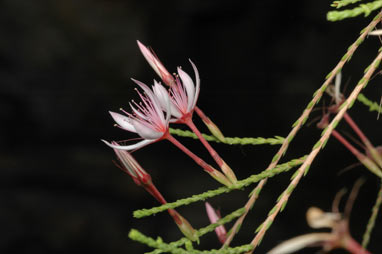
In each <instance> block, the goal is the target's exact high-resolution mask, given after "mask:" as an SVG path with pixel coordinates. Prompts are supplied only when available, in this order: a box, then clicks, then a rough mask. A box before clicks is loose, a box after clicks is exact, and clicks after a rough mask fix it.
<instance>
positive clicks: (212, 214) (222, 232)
mask: <svg viewBox="0 0 382 254" xmlns="http://www.w3.org/2000/svg"><path fill="white" fill-rule="evenodd" d="M205 204H206V211H207V215H208V219H209V220H210V222H211V223H216V222H217V221H218V220H219V219H220V215H219V214H218V213H217V211H216V210H215V209H214V208H213V207H212V206H211V205H210V204H209V203H208V202H206V203H205ZM215 233H216V235H217V237H218V239H219V241H220V242H221V243H222V244H224V243H225V241H226V240H227V231H226V229H225V227H224V226H223V225H221V226H218V227H216V228H215Z"/></svg>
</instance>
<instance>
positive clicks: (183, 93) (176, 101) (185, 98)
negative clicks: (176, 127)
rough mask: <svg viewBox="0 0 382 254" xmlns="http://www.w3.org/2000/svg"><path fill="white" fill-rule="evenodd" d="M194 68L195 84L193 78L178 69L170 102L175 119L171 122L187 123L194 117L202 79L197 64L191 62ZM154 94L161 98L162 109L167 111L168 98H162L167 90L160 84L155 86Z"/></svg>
mask: <svg viewBox="0 0 382 254" xmlns="http://www.w3.org/2000/svg"><path fill="white" fill-rule="evenodd" d="M189 61H190V63H191V65H192V68H193V69H194V72H195V83H196V84H194V81H193V80H192V79H191V77H190V76H189V75H188V74H187V73H186V72H185V71H183V70H182V69H181V68H180V67H178V75H179V77H180V79H179V78H176V82H175V83H174V84H173V85H172V86H171V87H170V91H169V94H170V102H171V106H170V107H171V114H172V116H174V117H175V118H173V119H171V122H185V121H186V120H188V119H189V118H191V117H192V113H193V112H194V108H195V106H196V102H197V100H198V97H199V92H200V78H199V72H198V69H197V68H196V66H195V64H194V63H193V62H192V61H191V60H189ZM153 90H154V93H155V95H156V96H157V97H158V98H159V100H160V103H161V105H162V108H163V109H165V105H166V103H167V101H166V99H167V98H166V97H164V96H162V94H163V93H164V91H163V90H165V88H164V87H163V86H161V85H160V84H159V83H156V84H155V85H154V88H153Z"/></svg>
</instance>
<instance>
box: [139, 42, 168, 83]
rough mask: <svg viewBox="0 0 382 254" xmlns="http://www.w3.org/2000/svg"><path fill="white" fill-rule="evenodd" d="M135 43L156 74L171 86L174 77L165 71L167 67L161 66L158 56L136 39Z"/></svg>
mask: <svg viewBox="0 0 382 254" xmlns="http://www.w3.org/2000/svg"><path fill="white" fill-rule="evenodd" d="M137 43H138V47H139V49H140V50H141V52H142V54H143V56H144V57H145V58H146V60H147V62H148V63H149V64H150V65H151V67H152V68H153V69H154V71H155V72H156V73H157V74H158V76H159V77H160V78H161V79H162V80H163V82H164V83H165V84H166V85H168V86H171V85H172V84H173V83H174V82H175V80H174V77H173V76H172V75H171V74H170V73H169V72H168V71H167V69H166V68H165V67H164V66H163V64H162V63H161V61H159V59H158V57H157V56H156V55H154V53H153V52H152V50H149V49H148V48H147V47H146V46H145V45H143V44H142V43H141V42H140V41H138V40H137Z"/></svg>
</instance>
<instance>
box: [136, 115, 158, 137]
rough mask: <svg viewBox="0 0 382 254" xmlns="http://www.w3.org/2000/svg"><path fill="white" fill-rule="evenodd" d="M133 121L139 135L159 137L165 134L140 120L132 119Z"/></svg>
mask: <svg viewBox="0 0 382 254" xmlns="http://www.w3.org/2000/svg"><path fill="white" fill-rule="evenodd" d="M131 123H132V124H133V125H134V128H135V130H136V131H137V133H138V135H139V136H141V137H142V138H144V139H158V138H160V137H162V136H163V133H162V132H159V131H156V130H154V129H153V128H150V127H148V126H146V125H145V124H143V123H141V122H140V121H138V120H135V119H132V121H131Z"/></svg>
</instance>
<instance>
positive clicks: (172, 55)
mask: <svg viewBox="0 0 382 254" xmlns="http://www.w3.org/2000/svg"><path fill="white" fill-rule="evenodd" d="M330 3H331V1H328V0H326V1H294V2H287V1H233V0H225V1H201V0H197V1H187V0H180V1H135V0H93V1H92V0H82V1H76V0H56V1H44V0H34V1H24V0H2V1H0V122H1V124H0V252H1V253H40V254H41V253H143V252H145V251H150V250H151V249H150V248H149V247H146V246H144V245H142V244H140V243H136V242H133V241H131V240H130V239H129V238H128V236H127V235H128V233H129V231H130V229H131V228H136V229H138V230H140V231H141V232H143V233H145V234H147V235H149V236H151V237H154V238H155V237H156V236H158V235H160V236H162V237H163V239H164V241H166V242H170V241H175V240H177V239H179V238H180V237H181V234H180V233H179V232H178V229H177V227H176V226H175V224H174V223H173V222H172V221H171V218H170V217H169V216H168V214H166V213H160V214H157V215H156V216H151V217H148V218H143V219H135V218H133V217H132V212H133V211H134V210H136V209H140V208H150V207H152V206H157V205H158V204H157V203H156V200H154V199H153V198H152V197H151V196H150V195H149V194H148V193H146V192H145V191H144V190H143V189H142V188H139V187H137V186H136V185H135V184H134V183H133V181H132V180H131V179H130V177H129V176H128V175H126V174H124V173H123V172H122V171H121V170H119V169H118V168H117V167H115V165H114V164H113V162H112V160H115V155H114V153H113V151H112V149H110V148H109V147H107V146H106V145H105V144H103V143H102V142H101V141H100V139H106V140H125V139H130V138H135V137H136V135H134V134H131V133H128V132H126V131H123V130H120V129H118V128H114V127H113V124H114V123H113V120H112V119H111V117H110V116H109V114H108V111H109V110H112V111H118V109H119V108H120V107H123V108H125V109H128V102H129V101H130V100H131V99H132V98H135V97H136V93H135V91H134V88H135V85H134V84H133V82H132V81H131V80H130V78H131V77H133V78H135V79H138V80H140V81H142V82H145V83H147V84H151V83H152V81H153V79H154V78H156V79H157V77H156V74H155V73H154V71H153V70H152V69H151V68H150V66H149V65H148V64H147V63H146V62H145V59H144V58H143V56H142V55H141V54H140V51H139V50H138V47H137V45H136V40H137V39H139V40H140V41H141V42H143V43H144V44H146V45H149V46H151V47H152V48H153V49H154V50H155V52H156V54H157V55H158V56H159V58H160V59H161V61H162V62H163V63H164V64H165V65H166V66H167V68H168V70H169V71H170V72H173V71H175V70H176V67H177V66H182V67H183V69H184V70H185V71H186V72H188V73H190V75H191V76H193V74H192V68H191V67H190V64H189V62H188V59H189V58H190V59H192V61H194V63H195V64H196V65H197V67H198V69H199V72H200V75H201V80H202V83H201V93H200V98H199V101H198V105H199V107H200V108H201V109H203V110H204V112H205V113H206V114H207V115H208V116H209V117H210V118H212V119H213V121H214V122H215V123H216V124H217V125H218V126H219V127H220V128H221V130H222V131H223V132H224V134H225V135H226V136H239V137H272V136H274V135H279V136H286V135H287V134H288V132H289V130H290V126H291V125H292V124H293V123H294V122H295V120H296V119H297V118H298V117H299V116H300V114H301V113H302V111H303V109H304V108H305V107H306V105H307V104H308V102H309V101H310V98H311V95H312V93H313V92H314V91H315V90H316V89H317V88H318V87H320V86H321V84H322V82H323V81H324V77H325V76H326V75H327V73H329V71H330V70H331V69H332V68H333V67H334V66H335V65H336V64H337V62H338V61H339V59H341V57H342V55H343V54H344V53H345V50H346V49H347V47H348V46H349V45H350V44H351V43H352V42H353V41H355V40H356V38H357V36H358V34H359V31H360V30H361V29H362V28H363V27H365V26H366V25H367V24H368V22H369V21H370V20H371V18H372V17H369V18H362V17H360V18H356V19H352V20H346V21H343V22H338V23H330V22H328V21H326V13H327V11H329V10H330ZM371 16H372V15H371ZM379 46H380V42H379V40H378V39H377V38H375V37H373V38H370V39H369V40H367V41H366V42H365V43H364V44H363V45H362V46H361V47H360V49H359V51H357V53H356V54H355V55H354V56H353V58H352V61H351V62H350V64H348V65H346V68H345V69H344V72H343V84H344V85H345V84H347V85H348V89H347V90H346V91H347V92H349V91H351V89H352V87H354V85H355V84H356V82H358V80H359V79H360V77H361V74H362V72H363V70H364V68H365V67H366V66H367V65H368V64H369V63H370V62H371V61H372V59H373V58H374V56H375V55H376V52H377V49H378V47H379ZM380 82H381V79H380V78H379V77H376V78H375V79H374V80H373V81H372V82H370V84H369V85H368V87H367V88H366V91H365V94H366V95H367V96H368V97H369V98H370V99H371V100H373V101H379V99H380V96H381V94H382V92H381V86H380V84H381V83H380ZM346 91H345V93H346ZM322 101H325V103H326V105H328V104H329V103H330V98H329V97H326V98H325V99H323V100H322ZM321 105H322V104H321ZM350 114H351V115H352V116H353V117H354V120H355V121H356V122H357V123H359V125H360V127H361V128H362V129H363V130H364V132H365V133H366V135H367V136H368V137H369V138H370V139H371V140H372V142H373V143H374V144H375V145H378V144H381V143H382V136H381V132H380V130H381V127H380V125H381V124H380V121H381V120H379V121H377V120H376V119H377V114H376V113H375V112H373V113H369V112H368V111H367V108H366V107H364V106H362V105H355V106H354V107H353V108H352V109H351V111H350ZM320 115H321V110H317V111H315V112H314V113H312V115H311V117H310V119H309V120H308V122H309V123H310V124H309V125H308V126H307V127H305V128H304V129H302V130H301V131H300V132H299V134H298V136H297V137H296V138H295V140H294V141H293V143H292V145H291V146H290V148H289V150H288V153H287V154H286V157H285V159H283V161H282V162H286V161H287V160H289V159H292V158H296V157H300V156H302V155H304V154H306V153H308V152H309V151H310V149H311V147H312V146H313V144H314V143H315V142H316V141H317V139H318V138H319V134H320V132H321V131H320V130H317V128H316V127H315V125H316V122H312V121H311V120H313V119H314V118H316V117H320ZM194 118H195V121H196V123H197V125H198V126H200V128H201V129H202V130H203V132H207V130H206V128H205V127H204V126H203V124H202V123H201V122H200V120H199V119H198V118H197V117H196V116H195V117H194ZM179 127H180V128H183V126H179ZM338 129H339V130H341V131H343V132H349V133H351V130H350V128H349V127H348V126H347V125H346V124H344V123H342V124H340V125H339V127H338ZM351 135H353V136H355V135H354V134H353V133H351ZM180 140H181V141H182V142H183V143H184V144H185V145H186V146H188V147H189V148H190V149H191V150H192V151H194V152H195V153H197V154H199V155H200V156H201V157H203V158H204V159H205V160H206V161H208V162H210V163H211V164H213V161H212V160H211V159H210V158H209V155H208V153H206V152H205V150H204V148H203V147H202V146H201V145H200V143H199V142H198V141H196V140H189V139H186V138H180ZM213 146H214V147H215V148H216V150H217V151H218V152H219V153H220V154H221V155H222V157H223V158H224V159H225V161H226V162H227V163H228V164H230V166H231V167H232V168H233V169H234V170H235V172H236V174H237V176H238V177H239V178H240V179H242V178H245V177H247V176H249V175H251V174H256V173H259V172H261V171H262V170H264V169H265V168H266V167H267V165H268V164H269V162H270V161H271V159H272V157H273V155H274V153H275V152H276V151H277V149H278V146H268V145H267V146H229V145H222V144H213ZM134 155H135V157H136V158H137V160H138V161H139V162H140V163H141V165H142V166H143V167H144V168H145V169H146V171H148V172H149V173H150V174H151V176H152V178H153V181H154V183H155V184H156V186H157V187H158V189H159V190H160V191H161V192H162V194H163V195H164V196H165V198H166V199H167V200H168V201H175V200H177V199H179V198H184V197H188V196H191V195H192V194H197V193H201V192H204V191H207V190H210V189H214V188H216V187H218V186H219V185H218V184H217V183H215V182H214V181H213V180H212V179H211V178H210V177H209V176H207V175H206V174H205V173H203V171H202V170H201V169H200V168H199V167H198V166H197V165H195V164H194V163H193V161H192V160H191V159H189V158H188V157H187V156H186V155H184V154H183V153H182V152H180V151H178V150H177V149H176V148H174V147H173V146H172V145H171V144H170V143H168V142H166V141H162V142H160V143H156V144H153V145H150V146H148V147H145V148H144V149H141V150H139V151H137V152H135V153H134ZM355 163H357V160H356V159H355V158H354V157H353V156H352V155H351V154H350V153H349V151H347V150H346V149H345V148H344V147H343V146H342V145H341V144H340V143H339V142H338V141H336V140H335V139H333V138H332V139H330V141H329V142H328V144H327V146H326V147H325V150H323V151H322V152H321V153H320V154H319V156H318V157H317V159H316V160H315V163H314V164H313V165H312V167H311V168H310V172H309V174H308V175H307V176H306V177H305V178H303V179H302V181H301V183H300V184H299V186H298V188H297V189H296V191H295V192H294V194H293V195H292V197H291V199H290V201H289V203H288V206H287V208H286V209H285V211H284V212H283V213H282V214H280V215H279V216H278V217H277V220H276V221H275V222H274V223H273V226H272V227H271V229H270V230H269V231H268V233H267V235H266V236H265V238H264V239H263V241H262V244H261V246H260V247H259V248H258V249H257V252H256V253H265V252H266V251H268V250H269V249H270V248H272V247H273V246H275V245H276V244H277V243H279V242H281V241H282V240H285V239H288V238H291V237H293V236H296V235H300V234H304V233H308V232H312V231H313V230H312V229H310V228H309V227H308V226H307V224H306V221H305V212H306V210H307V208H309V207H310V206H319V207H321V208H322V209H324V210H330V209H331V204H332V201H333V198H334V196H335V194H336V193H337V192H338V191H339V190H340V189H341V188H343V187H345V188H348V189H350V188H351V187H352V185H353V184H354V182H355V181H356V179H358V178H360V177H364V178H365V180H366V184H364V185H363V187H362V188H361V190H360V193H359V196H358V199H357V200H356V202H355V205H354V209H353V213H352V217H351V223H350V225H351V232H352V234H353V235H354V237H355V238H356V239H357V240H358V241H361V239H362V234H363V232H364V230H365V227H366V223H367V220H368V218H369V215H370V211H371V207H372V205H373V204H374V200H375V198H376V195H377V191H378V188H379V183H378V180H377V179H376V178H375V177H374V176H373V175H372V174H370V173H369V172H368V171H367V170H366V169H365V168H363V167H361V166H358V167H354V168H352V169H351V170H347V171H343V169H345V168H347V167H348V166H350V165H352V164H355ZM340 172H342V173H340ZM291 174H292V173H287V174H283V175H280V176H278V177H275V178H273V179H271V180H270V181H269V182H268V184H267V185H266V187H265V189H264V190H263V191H262V194H261V196H260V199H259V200H258V201H257V202H256V204H255V207H254V209H253V210H252V212H251V213H250V214H249V216H248V217H247V219H246V221H245V223H244V225H243V226H242V229H241V231H240V234H239V235H238V236H237V237H236V238H235V240H234V242H233V246H235V245H241V244H245V243H248V242H249V241H251V240H252V238H253V237H254V230H255V229H256V228H257V227H258V225H259V224H260V223H261V222H262V221H263V220H264V219H265V217H266V214H267V213H268V211H269V210H270V209H271V208H272V207H273V205H274V202H275V200H276V199H277V197H278V196H279V194H280V193H281V192H282V191H283V190H284V189H285V188H286V187H287V185H288V183H289V178H290V176H291ZM250 190H251V188H248V189H245V190H243V191H234V192H232V193H230V194H225V195H222V196H219V197H216V198H213V199H211V200H209V201H210V203H211V204H212V205H213V206H214V207H215V208H219V209H220V211H221V213H222V215H223V216H224V215H225V214H228V213H230V212H232V211H233V210H235V209H237V208H239V207H241V206H243V205H244V204H245V202H246V200H247V196H248V194H249V192H250ZM343 203H344V202H343ZM343 203H342V205H343ZM178 211H179V212H180V213H181V214H182V215H183V216H184V217H186V218H187V219H188V220H189V221H190V222H191V223H192V224H193V226H194V227H195V228H200V227H203V226H206V225H207V224H208V223H209V222H208V219H207V216H206V213H205V210H204V204H203V203H195V204H192V205H189V206H187V207H181V208H179V209H178ZM230 225H231V224H230ZM381 235H382V230H381V223H380V221H377V225H376V228H375V230H374V232H373V235H372V239H371V242H370V245H369V247H370V250H371V251H372V252H374V253H377V252H378V251H381V247H380V244H379V243H378V241H377V239H380V237H381ZM198 248H201V249H206V248H219V242H218V241H217V238H216V236H215V235H214V234H209V235H207V236H205V237H204V238H202V241H201V244H200V246H198ZM316 250H317V249H314V250H312V249H308V250H305V251H301V252H300V253H312V251H313V252H314V251H316ZM333 253H345V252H341V251H338V252H333Z"/></svg>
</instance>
